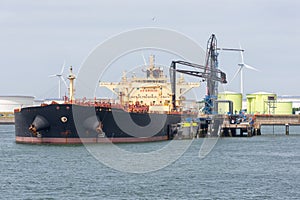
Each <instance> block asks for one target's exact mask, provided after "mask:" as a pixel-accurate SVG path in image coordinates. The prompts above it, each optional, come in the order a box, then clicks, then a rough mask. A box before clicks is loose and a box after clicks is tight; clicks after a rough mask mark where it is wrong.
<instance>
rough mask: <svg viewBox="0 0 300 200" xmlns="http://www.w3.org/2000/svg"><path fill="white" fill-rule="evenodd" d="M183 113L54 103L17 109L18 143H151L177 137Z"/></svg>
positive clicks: (16, 130) (16, 128) (16, 127)
mask: <svg viewBox="0 0 300 200" xmlns="http://www.w3.org/2000/svg"><path fill="white" fill-rule="evenodd" d="M180 121H181V115H180V114H179V113H172V114H161V113H145V112H144V113H137V112H127V111H124V110H123V109H122V108H111V107H101V106H86V105H75V104H67V103H66V104H50V105H45V106H37V107H27V108H22V109H19V110H15V134H16V142H18V143H54V144H77V143H104V142H116V143H117V142H148V141H161V140H168V139H172V138H173V134H175V130H174V129H173V128H172V127H174V125H175V124H177V123H179V122H180Z"/></svg>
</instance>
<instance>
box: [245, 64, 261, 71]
mask: <svg viewBox="0 0 300 200" xmlns="http://www.w3.org/2000/svg"><path fill="white" fill-rule="evenodd" d="M244 66H245V67H246V68H247V69H251V70H254V71H258V72H259V70H258V69H256V68H255V67H252V66H250V65H247V64H244Z"/></svg>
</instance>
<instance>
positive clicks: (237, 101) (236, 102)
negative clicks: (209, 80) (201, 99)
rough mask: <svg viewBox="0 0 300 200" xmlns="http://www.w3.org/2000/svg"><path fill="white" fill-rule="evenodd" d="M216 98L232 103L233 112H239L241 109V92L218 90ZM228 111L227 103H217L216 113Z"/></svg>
mask: <svg viewBox="0 0 300 200" xmlns="http://www.w3.org/2000/svg"><path fill="white" fill-rule="evenodd" d="M218 100H229V101H232V103H233V114H234V113H239V111H240V110H242V94H241V93H236V92H230V91H225V92H220V93H219V94H218ZM228 112H229V104H228V103H223V102H219V103H218V113H219V114H227V113H228Z"/></svg>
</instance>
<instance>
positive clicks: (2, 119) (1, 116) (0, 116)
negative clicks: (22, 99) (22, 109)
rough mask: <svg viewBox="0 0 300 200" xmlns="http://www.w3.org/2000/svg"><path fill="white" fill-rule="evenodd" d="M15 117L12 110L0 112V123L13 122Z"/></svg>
mask: <svg viewBox="0 0 300 200" xmlns="http://www.w3.org/2000/svg"><path fill="white" fill-rule="evenodd" d="M14 123H15V118H14V113H13V112H1V113H0V125H7V124H14Z"/></svg>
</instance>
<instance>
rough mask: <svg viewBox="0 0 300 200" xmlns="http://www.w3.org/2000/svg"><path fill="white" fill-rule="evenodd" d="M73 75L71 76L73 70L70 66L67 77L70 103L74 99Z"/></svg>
mask: <svg viewBox="0 0 300 200" xmlns="http://www.w3.org/2000/svg"><path fill="white" fill-rule="evenodd" d="M75 78H76V77H75V75H74V74H73V69H72V66H71V67H70V74H69V76H68V79H69V80H70V86H69V95H70V100H71V102H73V101H75V97H74V91H75V89H74V80H75Z"/></svg>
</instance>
